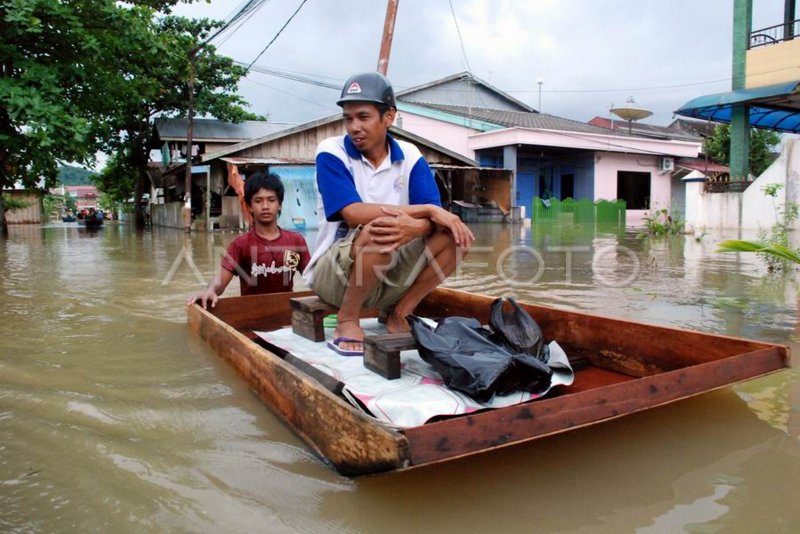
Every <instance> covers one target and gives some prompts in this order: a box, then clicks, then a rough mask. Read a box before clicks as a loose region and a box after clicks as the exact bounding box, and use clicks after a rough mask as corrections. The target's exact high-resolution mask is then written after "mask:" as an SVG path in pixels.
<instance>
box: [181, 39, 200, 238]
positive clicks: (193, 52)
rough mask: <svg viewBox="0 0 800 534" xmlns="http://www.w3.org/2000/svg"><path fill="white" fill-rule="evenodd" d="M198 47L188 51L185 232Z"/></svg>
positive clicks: (188, 215)
mask: <svg viewBox="0 0 800 534" xmlns="http://www.w3.org/2000/svg"><path fill="white" fill-rule="evenodd" d="M199 50H200V47H199V46H198V47H195V48H192V50H191V51H190V52H189V109H188V110H187V116H188V118H189V123H188V124H187V126H186V173H185V180H184V187H185V191H186V192H185V194H184V198H183V200H184V204H183V228H184V230H185V231H186V233H187V234H188V233H190V232H191V231H192V152H193V147H192V135H193V133H194V132H193V130H194V62H195V60H196V59H197V52H198V51H199Z"/></svg>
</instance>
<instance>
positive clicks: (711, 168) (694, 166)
mask: <svg viewBox="0 0 800 534" xmlns="http://www.w3.org/2000/svg"><path fill="white" fill-rule="evenodd" d="M675 165H676V166H678V167H683V168H684V169H690V170H693V171H700V172H703V173H705V172H730V167H728V166H727V165H720V164H719V163H714V162H713V161H706V160H704V159H701V158H680V159H678V160H677V161H676V162H675Z"/></svg>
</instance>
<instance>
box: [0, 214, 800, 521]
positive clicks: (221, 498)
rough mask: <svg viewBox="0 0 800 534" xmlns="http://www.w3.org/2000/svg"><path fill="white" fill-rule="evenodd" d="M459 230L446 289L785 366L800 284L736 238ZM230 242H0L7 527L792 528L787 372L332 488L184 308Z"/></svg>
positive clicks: (16, 234)
mask: <svg viewBox="0 0 800 534" xmlns="http://www.w3.org/2000/svg"><path fill="white" fill-rule="evenodd" d="M474 229H475V231H476V233H477V236H478V242H477V246H478V247H477V248H476V249H475V250H474V251H473V253H471V254H470V255H469V256H468V258H467V261H466V264H465V265H464V266H463V268H462V269H461V271H460V273H458V276H456V277H454V278H453V279H451V280H449V281H448V285H449V286H451V287H457V288H460V289H465V290H468V291H475V292H482V293H487V294H491V295H514V296H516V297H517V298H519V299H522V300H527V301H531V302H536V303H539V304H545V305H552V306H559V307H564V308H569V309H575V310H581V311H586V312H590V313H595V314H602V315H608V316H614V317H621V318H627V319H635V320H639V321H645V322H652V323H659V324H666V325H670V326H678V327H683V328H691V329H697V330H702V331H707V332H716V333H723V334H730V335H735V336H744V337H750V338H755V339H760V340H766V341H771V342H779V343H785V344H788V345H790V346H791V347H792V349H793V350H794V352H795V353H797V352H798V286H797V282H796V281H795V275H794V274H791V275H780V274H778V275H775V274H769V273H767V271H766V269H765V268H764V266H763V264H762V263H761V261H760V260H759V259H758V258H757V257H755V256H752V255H745V254H741V255H740V254H722V253H717V252H715V249H716V243H718V242H719V241H720V239H721V238H722V237H737V236H734V235H732V234H729V235H725V236H720V235H705V236H702V237H701V238H700V239H695V238H693V237H683V236H681V237H674V238H668V239H638V238H636V236H635V235H634V234H633V233H632V232H627V233H625V232H623V233H621V234H620V233H616V232H614V231H598V232H594V231H588V230H581V229H575V228H573V227H552V228H547V229H543V230H537V231H532V230H531V229H530V228H523V227H521V226H507V225H475V226H474ZM233 237H234V236H233V234H215V235H213V236H206V235H193V236H192V237H191V238H190V239H188V240H187V238H185V237H184V234H183V233H182V232H181V231H177V230H169V229H153V230H151V231H148V232H146V233H143V234H137V233H135V232H134V231H133V230H132V229H131V228H130V227H127V226H115V225H108V226H106V227H105V228H103V229H101V230H99V231H95V232H92V231H86V230H85V229H80V228H78V227H75V226H72V225H54V226H51V227H46V228H40V227H12V228H11V234H10V236H9V237H8V238H7V239H2V238H0V288H2V292H0V340H2V349H1V350H0V531H4V532H61V531H66V532H87V531H101V532H142V531H177V532H252V531H261V532H297V531H301V532H336V533H346V532H420V531H422V532H578V533H582V532H592V533H594V532H609V533H617V532H634V531H635V532H645V533H649V532H654V533H661V532H721V531H724V532H743V533H751V532H770V533H772V532H800V489H798V488H799V487H800V486H799V485H798V481H800V372H799V371H798V368H797V367H794V368H790V369H786V370H784V371H781V372H779V373H776V374H773V375H770V376H767V377H764V378H760V379H756V380H752V381H749V382H746V383H743V384H739V385H736V386H734V387H730V388H725V389H723V390H720V391H716V392H713V393H709V394H705V395H701V396H699V397H695V398H693V399H690V400H686V401H681V402H678V403H674V404H671V405H669V406H664V407H661V408H657V409H654V410H650V411H647V412H644V413H640V414H635V415H632V416H629V417H624V418H622V419H617V420H615V421H611V422H608V423H604V424H600V425H595V426H592V427H589V428H585V429H580V430H576V431H573V432H569V433H566V434H561V435H558V436H555V437H552V438H547V439H542V440H538V441H534V442H532V443H527V444H522V445H517V446H513V447H509V448H506V449H503V450H498V451H495V452H492V453H489V454H483V455H478V456H474V457H471V458H465V459H461V460H456V461H452V462H448V463H444V464H441V465H436V466H432V467H427V468H422V469H418V470H412V471H411V472H407V473H400V474H394V475H385V476H377V477H369V478H362V479H356V480H351V479H348V478H344V477H341V476H339V475H337V474H336V473H335V472H334V471H332V470H331V469H330V468H328V467H327V466H326V465H325V464H324V463H323V462H321V461H320V460H319V459H318V458H317V457H315V456H314V454H312V453H311V452H310V450H309V449H308V448H307V447H306V446H305V445H304V444H303V442H302V441H301V440H300V439H299V438H297V437H296V436H294V435H293V434H292V432H291V431H290V430H288V429H287V428H286V427H285V426H284V425H283V424H282V423H281V422H280V421H279V420H278V419H277V418H276V417H275V416H273V415H272V413H271V412H270V411H269V409H268V408H267V407H265V406H264V405H263V404H261V403H260V401H259V400H258V399H257V398H256V397H255V395H254V394H252V393H251V392H250V391H249V390H248V388H247V386H246V385H245V383H244V382H243V381H242V380H241V379H240V378H239V377H238V376H237V375H236V374H235V373H234V372H233V371H232V370H231V369H230V368H229V367H228V366H227V365H226V364H225V363H224V362H222V360H220V359H219V358H218V357H217V356H216V354H215V353H214V352H213V351H212V350H211V349H209V348H208V347H207V346H206V345H205V344H204V343H203V342H202V341H201V340H199V339H197V338H195V337H193V336H192V335H190V334H189V332H188V330H187V328H186V323H185V310H184V300H185V297H186V295H187V294H189V293H190V292H192V291H194V290H196V289H198V288H199V287H201V281H200V279H204V280H207V279H208V278H210V276H211V275H212V274H213V272H214V270H215V268H216V266H217V264H218V263H219V256H218V254H219V250H220V248H221V247H224V246H225V245H226V244H227V243H228V242H229V241H230V240H231V239H232V238H233ZM744 237H747V236H744ZM308 238H309V242H311V243H313V238H314V235H313V234H309V236H308ZM186 251H189V252H190V253H191V254H190V255H189V254H186ZM189 259H191V261H189ZM198 277H199V278H200V279H199V278H198ZM236 294H238V287H237V286H236V284H232V287H231V288H229V290H228V292H227V295H236ZM703 349H704V348H703V347H701V346H698V347H696V350H698V351H702V350H703ZM795 365H796V364H795Z"/></svg>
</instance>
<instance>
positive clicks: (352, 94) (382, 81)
mask: <svg viewBox="0 0 800 534" xmlns="http://www.w3.org/2000/svg"><path fill="white" fill-rule="evenodd" d="M348 102H372V103H373V104H383V105H385V106H389V107H390V108H396V107H397V105H396V104H395V100H394V89H392V84H391V82H390V81H389V80H388V79H386V76H384V75H383V74H379V73H377V72H362V73H361V74H355V75H353V76H350V78H348V79H347V81H346V82H344V87H342V96H341V97H340V98H339V100H338V101H337V102H336V103H337V104H338V105H340V106H344V105H345V104H346V103H348Z"/></svg>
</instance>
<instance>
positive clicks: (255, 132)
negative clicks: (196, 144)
mask: <svg viewBox="0 0 800 534" xmlns="http://www.w3.org/2000/svg"><path fill="white" fill-rule="evenodd" d="M188 126H189V119H181V118H178V119H165V118H159V119H156V121H155V129H156V132H157V133H158V137H159V138H160V139H161V141H178V140H182V139H186V130H187V128H188ZM292 126H294V125H293V124H287V123H282V122H267V121H243V122H239V123H233V122H225V121H220V120H217V119H194V124H193V125H192V137H193V139H194V140H195V141H228V142H232V143H233V142H240V141H247V140H248V139H255V138H257V137H264V136H266V135H270V134H273V133H276V132H280V131H281V130H286V129H289V128H291V127H292Z"/></svg>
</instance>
